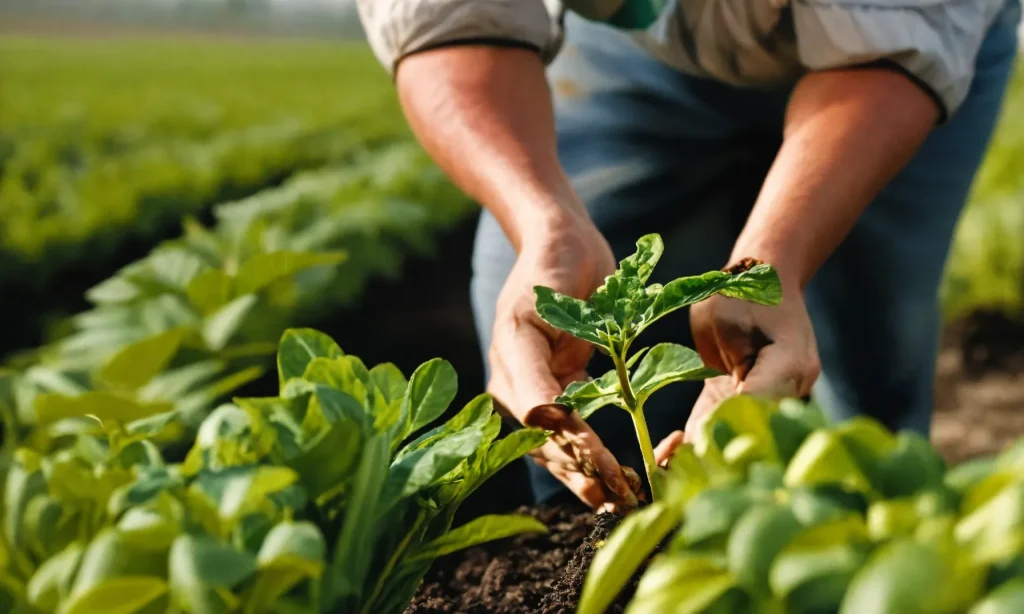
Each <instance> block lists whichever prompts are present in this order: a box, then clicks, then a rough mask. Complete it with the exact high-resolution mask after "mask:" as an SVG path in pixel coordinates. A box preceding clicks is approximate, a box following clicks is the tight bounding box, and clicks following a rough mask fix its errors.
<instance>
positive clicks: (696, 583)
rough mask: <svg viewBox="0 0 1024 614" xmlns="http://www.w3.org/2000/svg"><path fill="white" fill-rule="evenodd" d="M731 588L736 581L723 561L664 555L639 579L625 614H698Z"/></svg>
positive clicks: (707, 557)
mask: <svg viewBox="0 0 1024 614" xmlns="http://www.w3.org/2000/svg"><path fill="white" fill-rule="evenodd" d="M734 587H736V579H735V578H733V576H732V574H730V573H729V571H728V570H727V569H726V568H725V565H724V563H723V562H722V561H719V560H717V559H715V558H713V557H711V556H708V555H700V554H690V553H685V554H669V555H664V556H661V557H658V558H657V559H656V560H655V561H654V562H653V563H651V566H650V567H648V568H647V571H646V572H644V575H643V577H642V578H640V584H639V585H637V589H636V594H635V595H634V597H633V599H632V600H631V601H630V602H629V606H628V607H627V608H626V614H649V613H654V612H671V613H672V614H701V613H703V612H706V611H707V610H708V609H709V608H710V607H712V606H713V605H714V604H715V603H716V602H717V601H718V600H719V599H721V598H722V597H723V596H724V595H726V593H728V592H729V591H730V590H731V589H733V588H734ZM583 590H584V591H586V586H584V589H583ZM591 612H594V613H595V614H596V613H597V612H599V610H591ZM584 614H586V613H584Z"/></svg>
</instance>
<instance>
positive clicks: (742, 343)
mask: <svg viewBox="0 0 1024 614" xmlns="http://www.w3.org/2000/svg"><path fill="white" fill-rule="evenodd" d="M785 295H786V300H785V301H784V302H783V303H781V304H780V305H778V306H774V307H766V306H763V305H757V304H754V303H749V302H746V301H735V300H729V299H727V298H723V297H720V296H716V297H712V298H710V299H708V300H706V301H704V302H702V303H698V304H696V305H694V306H693V307H692V308H691V309H690V327H691V328H692V330H693V338H694V342H695V344H696V346H697V351H698V352H699V353H700V355H701V358H703V359H704V364H706V365H707V366H709V367H711V368H713V369H715V370H717V371H721V372H722V373H725V375H722V376H719V377H715V378H712V379H709V380H707V381H705V382H704V390H703V391H702V392H701V395H700V397H698V399H697V402H696V404H694V406H693V410H692V411H691V412H690V418H689V420H688V421H687V424H686V440H687V441H692V438H693V436H694V435H695V434H696V433H698V432H699V426H700V423H701V422H702V421H703V419H704V418H705V417H706V416H707V415H708V413H709V412H711V410H713V409H714V408H715V407H717V406H718V404H719V403H721V402H722V401H723V400H725V399H726V398H728V397H731V396H733V395H736V394H756V395H764V396H768V397H773V398H781V397H795V398H799V397H803V396H805V395H807V394H810V391H811V386H813V385H814V382H815V380H816V379H817V378H818V374H819V372H820V370H821V368H820V365H819V362H818V348H817V343H816V341H815V338H814V329H813V327H812V326H811V318H810V316H809V315H808V313H807V306H806V305H805V304H804V301H803V297H802V296H801V292H800V291H799V288H793V289H792V290H791V291H787V292H785Z"/></svg>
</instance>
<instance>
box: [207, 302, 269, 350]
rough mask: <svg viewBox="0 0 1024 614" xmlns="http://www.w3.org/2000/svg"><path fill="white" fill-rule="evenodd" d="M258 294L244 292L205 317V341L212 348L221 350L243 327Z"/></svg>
mask: <svg viewBox="0 0 1024 614" xmlns="http://www.w3.org/2000/svg"><path fill="white" fill-rule="evenodd" d="M256 300H257V299H256V295H254V294H243V295H242V296H239V297H238V298H236V299H235V300H233V301H231V302H230V303H228V304H227V305H224V306H223V307H221V308H220V309H218V310H217V311H214V312H213V313H211V314H210V315H208V316H206V318H204V319H203V328H202V334H203V341H205V342H206V345H207V346H209V348H210V349H211V350H221V349H224V346H226V345H227V344H228V341H230V340H231V338H232V337H233V336H234V335H235V333H236V332H238V329H239V328H241V326H242V323H243V322H244V321H245V318H246V317H247V316H248V315H249V312H250V311H251V310H252V308H253V307H254V306H255V305H256Z"/></svg>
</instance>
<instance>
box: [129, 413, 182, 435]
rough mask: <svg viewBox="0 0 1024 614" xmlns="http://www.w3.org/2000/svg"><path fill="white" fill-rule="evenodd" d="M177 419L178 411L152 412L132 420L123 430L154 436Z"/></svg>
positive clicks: (132, 433) (134, 433)
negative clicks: (150, 414)
mask: <svg viewBox="0 0 1024 614" xmlns="http://www.w3.org/2000/svg"><path fill="white" fill-rule="evenodd" d="M178 419H179V416H178V412H175V411H168V412H164V413H162V414H154V415H152V416H148V417H146V418H141V419H139V420H133V421H131V422H129V423H128V424H127V425H126V428H125V431H127V432H128V434H129V435H143V436H145V437H151V438H155V437H157V436H159V435H160V434H161V433H163V432H164V431H165V430H167V427H168V426H170V425H172V424H174V423H175V422H176V421H177V420H178Z"/></svg>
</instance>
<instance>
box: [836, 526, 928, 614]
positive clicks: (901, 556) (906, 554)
mask: <svg viewBox="0 0 1024 614" xmlns="http://www.w3.org/2000/svg"><path fill="white" fill-rule="evenodd" d="M942 582H943V563H942V559H941V557H940V556H939V554H938V553H937V552H935V551H934V550H933V549H932V548H929V547H927V546H924V545H921V544H917V543H914V542H911V541H895V542H892V543H890V544H888V545H886V546H883V547H882V548H880V549H879V550H878V551H876V553H875V554H874V555H872V557H871V558H870V559H869V560H868V562H867V564H866V565H865V566H864V567H863V568H862V569H861V570H860V571H859V572H858V573H857V575H856V576H854V578H853V581H852V582H851V583H850V586H849V589H848V590H847V592H846V596H845V597H844V598H843V603H842V606H841V607H840V609H839V611H840V613H841V614H931V613H933V612H938V611H941V610H940V609H939V608H937V607H936V606H939V605H940V604H938V603H936V596H937V595H938V591H937V590H936V587H939V586H941V585H942Z"/></svg>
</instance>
